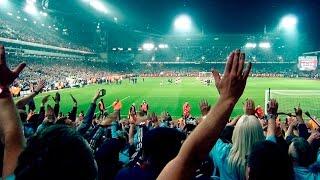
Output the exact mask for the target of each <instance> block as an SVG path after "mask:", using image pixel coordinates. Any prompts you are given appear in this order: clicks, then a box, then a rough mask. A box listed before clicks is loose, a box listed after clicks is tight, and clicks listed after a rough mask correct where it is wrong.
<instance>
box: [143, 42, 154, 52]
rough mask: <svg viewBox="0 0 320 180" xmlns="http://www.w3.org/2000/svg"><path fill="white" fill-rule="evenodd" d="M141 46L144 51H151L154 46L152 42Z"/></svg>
mask: <svg viewBox="0 0 320 180" xmlns="http://www.w3.org/2000/svg"><path fill="white" fill-rule="evenodd" d="M142 48H143V49H144V50H146V51H151V50H153V48H154V44H153V43H144V44H143V45H142Z"/></svg>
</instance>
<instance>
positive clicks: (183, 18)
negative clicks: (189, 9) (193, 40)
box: [174, 15, 192, 32]
mask: <svg viewBox="0 0 320 180" xmlns="http://www.w3.org/2000/svg"><path fill="white" fill-rule="evenodd" d="M191 27H192V21H191V18H190V17H189V16H188V15H180V16H178V17H177V18H176V19H175V21H174V28H175V30H177V31H180V32H190V31H191Z"/></svg>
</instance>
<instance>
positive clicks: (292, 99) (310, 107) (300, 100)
mask: <svg viewBox="0 0 320 180" xmlns="http://www.w3.org/2000/svg"><path fill="white" fill-rule="evenodd" d="M273 98H274V99H276V100H277V101H278V103H279V108H278V112H284V113H294V110H293V108H295V107H297V106H299V105H300V107H301V109H302V110H303V111H304V112H306V111H308V112H309V113H310V114H311V116H316V117H320V90H270V89H268V90H266V91H265V111H266V109H267V103H268V101H269V100H270V99H273Z"/></svg>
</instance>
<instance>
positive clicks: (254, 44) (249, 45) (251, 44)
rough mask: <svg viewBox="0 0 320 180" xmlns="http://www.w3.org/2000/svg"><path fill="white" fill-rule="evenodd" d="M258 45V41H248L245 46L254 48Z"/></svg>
mask: <svg viewBox="0 0 320 180" xmlns="http://www.w3.org/2000/svg"><path fill="white" fill-rule="evenodd" d="M256 47H257V44H256V43H247V44H246V45H245V48H248V49H251V48H252V49H254V48H256Z"/></svg>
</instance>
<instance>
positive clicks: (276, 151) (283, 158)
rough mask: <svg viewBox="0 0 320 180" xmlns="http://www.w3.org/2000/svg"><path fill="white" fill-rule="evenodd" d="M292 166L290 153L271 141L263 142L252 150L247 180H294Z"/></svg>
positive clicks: (255, 145)
mask: <svg viewBox="0 0 320 180" xmlns="http://www.w3.org/2000/svg"><path fill="white" fill-rule="evenodd" d="M292 174H293V170H292V165H291V162H290V160H289V156H288V153H287V152H286V151H285V150H284V149H282V148H280V146H278V145H277V144H276V143H274V142H271V141H261V142H258V143H256V144H254V146H253V147H252V149H251V153H250V154H249V156H248V158H247V170H246V179H248V180H270V179H283V180H291V179H292Z"/></svg>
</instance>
